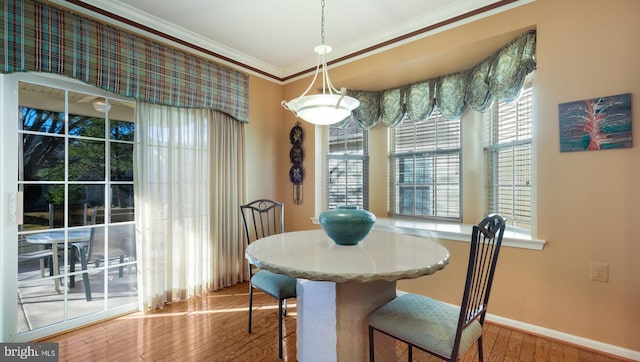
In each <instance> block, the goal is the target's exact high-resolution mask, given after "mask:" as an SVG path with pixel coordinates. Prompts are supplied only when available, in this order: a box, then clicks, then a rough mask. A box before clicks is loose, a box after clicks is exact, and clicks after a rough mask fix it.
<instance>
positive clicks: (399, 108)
mask: <svg viewBox="0 0 640 362" xmlns="http://www.w3.org/2000/svg"><path fill="white" fill-rule="evenodd" d="M535 48H536V32H535V31H533V30H532V31H528V32H526V33H524V34H522V35H520V36H519V37H517V38H516V39H514V40H512V41H511V42H510V43H509V44H507V45H505V46H504V47H503V48H501V49H500V50H498V51H497V52H496V53H494V54H492V55H491V56H489V57H487V58H486V59H484V60H483V61H482V62H480V64H478V65H476V66H475V67H473V68H472V69H469V70H466V71H462V72H458V73H453V74H448V75H444V76H441V77H438V78H434V79H428V80H424V81H420V82H416V83H412V84H407V85H403V86H400V87H397V88H393V89H387V90H383V91H368V92H365V91H350V92H349V95H351V96H354V97H356V96H357V98H358V99H359V100H360V104H363V103H364V104H366V105H367V109H366V112H362V111H361V110H360V109H359V108H358V109H356V110H355V111H354V117H355V118H356V119H357V120H358V122H360V125H361V126H362V127H363V128H365V129H370V128H372V127H373V126H375V125H376V124H377V123H378V122H379V121H382V123H383V124H384V125H385V126H387V127H396V126H397V125H399V124H400V123H401V122H402V121H403V120H404V119H405V118H410V119H411V120H413V121H414V122H420V121H423V120H426V119H427V118H428V117H429V116H430V115H431V113H432V112H433V110H434V109H436V108H437V109H438V110H439V111H440V113H441V114H442V115H443V116H444V117H446V118H449V119H455V118H460V117H461V116H462V113H464V111H465V110H466V109H467V108H468V107H471V108H473V109H475V110H477V111H479V112H484V111H486V110H487V109H488V108H489V106H490V105H491V103H493V101H494V100H502V101H511V100H514V99H516V98H517V97H518V95H519V93H520V90H521V89H522V85H523V83H524V79H525V77H526V76H527V75H528V74H529V73H531V72H532V71H534V70H535V68H536V62H535ZM363 98H364V99H363ZM378 104H379V107H380V108H379V109H377V110H374V109H372V105H378ZM363 113H366V114H367V116H366V117H364V115H363Z"/></svg>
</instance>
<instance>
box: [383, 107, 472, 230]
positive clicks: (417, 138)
mask: <svg viewBox="0 0 640 362" xmlns="http://www.w3.org/2000/svg"><path fill="white" fill-rule="evenodd" d="M460 136H461V134H460V120H458V119H455V120H449V119H446V118H444V117H442V116H441V115H440V113H439V112H438V111H437V110H435V111H434V112H433V113H432V114H431V116H429V118H427V119H426V120H424V121H422V122H413V121H412V120H410V119H405V120H404V121H403V122H402V124H400V125H399V126H397V127H396V128H393V129H392V130H391V155H390V165H389V166H390V173H389V175H390V178H391V180H390V185H391V187H390V190H391V192H390V200H389V201H390V202H389V204H390V212H391V214H394V215H414V216H428V217H437V218H444V219H453V220H460V218H461V215H460V210H461V206H460V203H461V199H460V195H461V191H460V188H461V182H460V155H461V153H460V138H461V137H460Z"/></svg>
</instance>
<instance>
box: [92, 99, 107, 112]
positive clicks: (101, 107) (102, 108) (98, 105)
mask: <svg viewBox="0 0 640 362" xmlns="http://www.w3.org/2000/svg"><path fill="white" fill-rule="evenodd" d="M93 109H95V110H96V111H98V112H102V113H104V112H106V111H108V110H110V109H111V104H108V103H107V102H106V101H104V100H96V101H94V102H93Z"/></svg>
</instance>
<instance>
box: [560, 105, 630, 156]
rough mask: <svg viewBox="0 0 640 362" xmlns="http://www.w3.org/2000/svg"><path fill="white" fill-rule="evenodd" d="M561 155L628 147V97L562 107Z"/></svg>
mask: <svg viewBox="0 0 640 362" xmlns="http://www.w3.org/2000/svg"><path fill="white" fill-rule="evenodd" d="M559 113H560V152H571V151H587V150H605V149H612V148H627V147H631V93H627V94H619V95H615V96H609V97H600V98H593V99H587V100H583V101H576V102H568V103H562V104H560V106H559Z"/></svg>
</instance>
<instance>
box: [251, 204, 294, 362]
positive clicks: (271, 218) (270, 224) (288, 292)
mask: <svg viewBox="0 0 640 362" xmlns="http://www.w3.org/2000/svg"><path fill="white" fill-rule="evenodd" d="M240 213H241V214H242V221H243V223H244V232H245V236H246V238H247V245H249V243H250V242H251V241H254V240H256V239H259V238H263V237H266V236H269V235H273V234H280V233H282V232H284V205H283V204H282V203H281V202H277V201H273V200H267V199H260V200H255V201H253V202H251V203H249V204H246V205H242V206H240ZM249 278H250V279H249V284H250V286H249V333H251V314H252V311H253V289H254V288H256V289H259V290H261V291H263V292H265V293H266V294H268V295H270V296H272V297H274V298H276V299H277V300H278V323H279V325H278V358H280V359H282V337H283V336H282V334H283V333H282V329H283V327H282V323H283V318H284V317H285V316H286V315H287V298H295V297H296V278H292V277H289V276H286V275H281V274H276V273H272V272H270V271H268V270H258V269H256V268H255V267H254V266H253V265H251V263H249Z"/></svg>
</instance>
